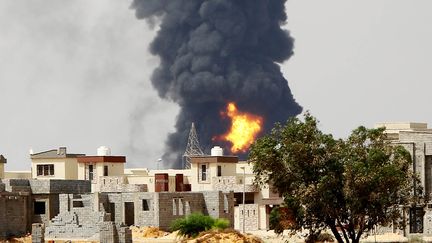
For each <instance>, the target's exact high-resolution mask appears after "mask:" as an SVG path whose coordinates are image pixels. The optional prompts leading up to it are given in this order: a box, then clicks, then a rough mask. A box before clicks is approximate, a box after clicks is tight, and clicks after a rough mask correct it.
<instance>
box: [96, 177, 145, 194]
mask: <svg viewBox="0 0 432 243" xmlns="http://www.w3.org/2000/svg"><path fill="white" fill-rule="evenodd" d="M99 191H100V192H147V191H148V189H147V185H144V184H128V183H127V179H126V177H125V176H101V177H99Z"/></svg>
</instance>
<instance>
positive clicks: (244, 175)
mask: <svg viewBox="0 0 432 243" xmlns="http://www.w3.org/2000/svg"><path fill="white" fill-rule="evenodd" d="M240 169H242V170H243V234H245V233H246V232H245V223H246V205H245V199H246V168H245V166H242V167H240Z"/></svg>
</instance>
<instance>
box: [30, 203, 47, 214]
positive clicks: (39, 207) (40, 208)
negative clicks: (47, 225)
mask: <svg viewBox="0 0 432 243" xmlns="http://www.w3.org/2000/svg"><path fill="white" fill-rule="evenodd" d="M33 210H34V214H45V213H46V210H45V202H38V201H35V202H34V203H33Z"/></svg>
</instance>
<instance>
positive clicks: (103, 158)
mask: <svg viewBox="0 0 432 243" xmlns="http://www.w3.org/2000/svg"><path fill="white" fill-rule="evenodd" d="M31 161H32V170H31V177H32V178H33V179H6V180H3V184H4V188H5V190H4V191H3V193H4V194H5V195H6V194H8V193H9V194H10V193H12V194H13V193H15V194H13V195H17V196H18V195H20V196H23V199H22V200H23V202H21V203H18V204H16V206H13V205H14V204H13V203H11V204H10V205H11V207H15V208H16V210H17V211H16V212H17V213H18V214H19V215H22V216H23V219H25V220H24V221H22V222H21V223H20V224H25V227H24V228H25V230H27V231H29V230H31V229H32V224H33V229H34V230H35V232H36V234H37V235H38V237H39V236H40V237H42V236H45V239H47V240H49V239H64V238H68V237H72V236H74V237H78V238H80V239H89V238H91V239H95V237H96V238H98V237H102V238H104V237H105V238H104V239H106V237H108V238H110V237H111V238H110V239H112V237H119V235H123V236H124V237H126V238H127V236H126V235H127V232H126V231H127V230H125V228H124V226H125V225H126V226H129V225H138V226H150V225H151V226H157V227H160V228H162V229H168V228H169V225H170V223H171V221H172V220H175V219H177V218H180V217H184V216H185V215H188V214H190V213H192V212H202V213H203V214H206V215H211V216H213V217H216V218H227V219H229V220H230V222H231V224H232V226H234V227H235V228H237V229H242V227H243V225H242V224H243V223H242V222H243V221H244V222H246V224H245V229H246V230H257V229H269V222H268V219H269V213H270V210H271V207H272V206H274V205H278V204H280V203H281V202H282V199H281V198H280V197H279V195H277V194H274V193H273V192H272V191H271V188H269V187H264V188H256V187H255V186H254V185H253V178H254V175H253V173H252V169H251V165H250V164H248V163H247V162H239V161H238V157H236V156H224V155H223V151H222V149H221V148H218V147H216V148H215V149H213V150H212V155H209V156H196V157H192V158H191V168H190V169H185V170H172V169H169V170H148V169H145V168H134V169H125V168H124V167H125V163H126V157H125V156H111V153H110V150H109V149H108V148H106V147H100V148H99V149H98V153H97V155H96V156H86V155H84V154H68V153H67V151H66V148H64V147H61V148H59V149H54V150H49V151H45V152H40V153H36V154H32V155H31ZM7 174H8V176H10V177H16V178H19V177H21V178H25V177H27V176H28V175H29V174H28V172H7ZM0 189H1V183H0ZM243 192H244V195H245V204H244V207H243ZM11 198H13V197H11ZM17 198H20V197H17ZM17 200H18V199H17ZM7 203H10V200H9V199H8V200H7ZM5 205H6V203H5ZM8 205H9V204H8ZM19 205H21V206H19ZM0 206H1V205H0ZM0 213H1V212H0ZM1 216H2V215H1V214H0V217H1ZM4 217H12V216H7V215H6V214H5V215H4ZM17 225H18V223H17ZM24 228H20V229H7V230H6V229H1V228H0V234H1V231H2V230H4V231H5V232H6V233H5V234H3V235H13V234H20V233H22V232H23V229H24ZM42 232H43V233H42ZM121 232H123V233H121ZM102 238H98V239H102ZM116 239H117V238H116Z"/></svg>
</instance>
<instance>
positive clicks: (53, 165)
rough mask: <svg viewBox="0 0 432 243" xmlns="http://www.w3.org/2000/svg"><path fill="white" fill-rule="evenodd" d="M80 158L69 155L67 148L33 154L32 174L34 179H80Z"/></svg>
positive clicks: (75, 155) (77, 155) (76, 155)
mask: <svg viewBox="0 0 432 243" xmlns="http://www.w3.org/2000/svg"><path fill="white" fill-rule="evenodd" d="M79 156H85V154H68V153H67V151H66V147H60V148H58V149H53V150H48V151H44V152H40V153H35V154H31V155H30V158H31V166H32V168H31V172H32V178H34V179H65V180H77V179H78V160H77V158H78V157H79Z"/></svg>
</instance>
